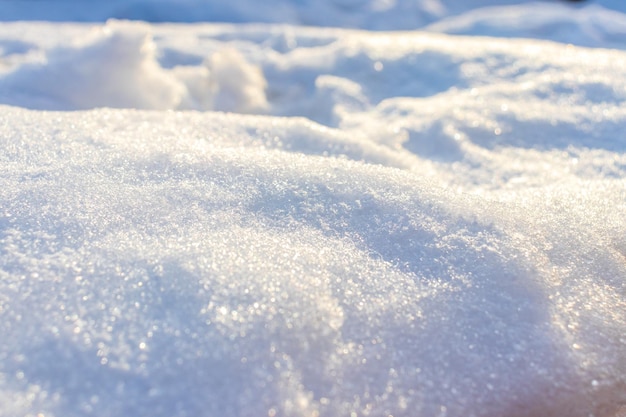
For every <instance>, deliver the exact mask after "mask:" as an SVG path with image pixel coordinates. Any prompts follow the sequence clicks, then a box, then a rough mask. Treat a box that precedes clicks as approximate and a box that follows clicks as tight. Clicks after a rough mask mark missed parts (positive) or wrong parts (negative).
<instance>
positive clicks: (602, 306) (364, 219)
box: [0, 108, 626, 416]
mask: <svg viewBox="0 0 626 417" xmlns="http://www.w3.org/2000/svg"><path fill="white" fill-rule="evenodd" d="M2 118H3V120H4V121H5V123H3V124H2V131H1V132H0V137H2V141H3V144H2V148H3V149H4V152H3V154H2V155H3V156H2V158H3V160H2V167H3V174H2V187H0V190H1V191H0V199H1V200H2V202H3V203H2V213H1V216H2V217H1V223H0V224H2V235H1V238H0V239H1V241H2V245H1V247H2V248H3V249H2V257H1V259H2V269H1V270H0V274H1V276H2V279H1V280H0V283H1V289H2V291H0V293H1V294H2V304H1V309H0V315H1V316H2V320H1V322H2V323H3V329H2V331H3V334H4V335H5V337H4V338H3V341H2V343H1V344H0V354H1V355H2V357H3V358H5V360H4V361H3V362H2V364H3V365H2V369H1V372H2V379H1V380H0V387H1V391H0V392H1V394H0V397H1V398H2V399H3V400H2V403H3V405H2V410H3V413H9V412H15V413H17V414H23V415H28V414H29V413H30V414H33V415H35V414H37V413H42V414H44V415H46V416H48V415H53V416H73V415H76V416H78V415H81V416H85V415H97V416H104V415H117V416H120V415H123V416H126V415H128V416H131V415H147V414H149V415H154V416H172V415H175V416H176V415H180V416H182V415H204V416H218V415H241V416H245V415H266V414H269V415H289V416H293V415H331V416H340V415H351V414H352V413H356V415H384V414H387V415H389V414H392V415H398V416H414V415H450V416H456V415H474V416H494V415H508V416H526V415H543V416H549V415H554V416H557V415H568V416H587V415H588V414H590V413H594V415H598V416H602V415H610V412H611V410H613V409H614V408H615V407H616V406H617V405H618V404H619V403H620V401H625V400H626V398H624V390H623V387H624V383H625V382H626V381H625V380H624V375H626V369H625V367H624V366H625V364H626V360H625V359H626V357H625V354H626V344H625V343H626V341H625V340H624V337H623V335H624V329H626V322H625V317H626V315H625V314H624V313H625V312H626V305H625V304H624V297H623V294H624V280H623V277H624V276H625V274H626V263H625V262H624V258H625V255H626V251H625V249H626V241H625V240H624V235H623V233H622V231H623V226H624V225H623V219H622V218H621V216H615V213H619V212H622V211H623V209H624V201H625V200H624V198H625V197H626V195H625V193H624V190H625V189H626V188H625V187H624V185H625V184H624V181H623V177H622V179H619V180H618V179H615V180H612V181H605V182H602V183H598V182H594V181H589V182H583V183H572V184H570V185H563V186H561V187H559V189H557V190H551V192H550V193H549V194H546V193H545V192H544V191H538V192H530V193H528V194H526V195H525V197H524V198H523V199H519V200H515V201H512V202H508V203H495V202H494V201H490V199H489V198H488V197H487V198H477V197H471V196H469V195H463V194H458V193H454V192H451V191H447V190H445V189H444V188H441V187H439V186H438V185H436V183H433V182H430V181H425V180H422V179H420V178H419V176H415V175H413V174H411V173H410V172H408V171H401V170H397V169H394V168H387V167H382V166H376V165H370V164H366V163H362V162H352V161H348V160H342V159H338V158H330V159H329V158H320V157H315V156H304V155H303V154H301V153H299V152H293V151H290V150H288V149H280V148H278V149H274V150H269V149H266V148H265V147H264V146H262V145H261V144H259V143H258V142H257V141H256V140H255V134H254V133H248V134H246V133H245V130H244V131H242V125H243V126H245V125H246V124H250V123H252V122H253V121H254V119H253V120H252V121H251V120H250V119H246V118H244V117H243V116H235V115H232V116H226V115H224V116H220V115H212V116H209V117H208V120H207V121H206V122H205V123H204V125H200V127H199V129H200V130H201V131H202V134H201V135H199V134H198V132H187V131H186V129H187V128H188V127H189V126H197V122H198V121H199V120H200V119H201V117H200V115H194V114H189V115H185V114H180V113H178V114H169V115H167V116H163V115H159V114H154V113H140V112H137V111H113V110H99V111H92V112H86V113H84V112H83V113H39V112H31V111H26V110H19V109H15V108H3V109H2ZM8 121H10V123H7V122H8ZM268 121H271V124H272V125H273V126H275V129H276V131H274V132H272V131H271V130H270V132H268V133H269V134H270V135H276V136H278V135H280V132H281V131H283V130H284V129H286V128H288V126H285V125H284V123H285V121H281V120H280V119H268ZM255 123H256V122H255ZM287 123H289V122H287ZM299 123H300V124H302V123H303V122H299ZM32 126H37V129H36V130H33V129H32V128H31V127H32ZM301 128H302V129H303V128H305V126H304V125H302V126H301ZM130 138H132V140H129V139H130ZM311 140H313V139H311ZM328 153H331V154H333V155H337V154H336V152H335V151H333V150H332V148H328ZM547 196H549V197H548V199H547V200H546V197H547Z"/></svg>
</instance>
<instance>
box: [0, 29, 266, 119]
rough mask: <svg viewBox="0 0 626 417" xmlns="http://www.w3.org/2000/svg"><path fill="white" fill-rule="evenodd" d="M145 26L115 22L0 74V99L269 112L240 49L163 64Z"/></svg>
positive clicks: (37, 105) (52, 105) (46, 105)
mask: <svg viewBox="0 0 626 417" xmlns="http://www.w3.org/2000/svg"><path fill="white" fill-rule="evenodd" d="M156 52H157V49H156V44H155V43H154V40H153V38H152V35H151V33H150V27H149V26H148V25H145V24H140V23H131V22H118V21H110V22H108V23H107V24H106V25H104V26H102V27H99V28H95V29H94V30H93V31H92V32H91V33H89V34H88V35H87V36H86V39H84V38H83V37H80V38H78V40H76V41H75V42H74V45H72V46H70V47H67V46H59V47H55V48H52V49H51V50H48V51H46V53H45V56H44V57H43V59H38V60H36V61H35V62H27V63H22V64H21V65H16V66H15V67H14V68H12V71H10V72H8V73H5V74H3V75H1V76H0V91H1V92H2V98H1V99H0V100H1V101H2V102H4V103H7V104H13V105H18V106H22V107H28V108H33V109H52V110H80V109H89V108H94V107H115V108H137V109H154V110H168V109H177V108H186V109H201V110H224V111H236V112H239V113H250V112H257V113H258V112H263V111H264V110H265V109H266V107H267V101H266V98H265V87H266V81H265V79H264V77H263V74H262V73H261V71H260V70H259V68H257V67H255V66H253V65H251V64H249V63H248V62H247V61H246V60H245V59H244V58H243V56H242V55H241V54H240V53H239V52H238V51H237V50H234V49H227V48H225V49H223V50H221V51H216V52H215V53H213V54H212V55H211V56H209V57H208V58H207V59H206V62H205V64H204V65H200V66H193V67H189V66H187V67H185V66H178V67H176V68H174V69H172V70H168V69H165V68H162V67H161V66H160V64H159V62H158V61H157V59H156V58H157V56H156Z"/></svg>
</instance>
